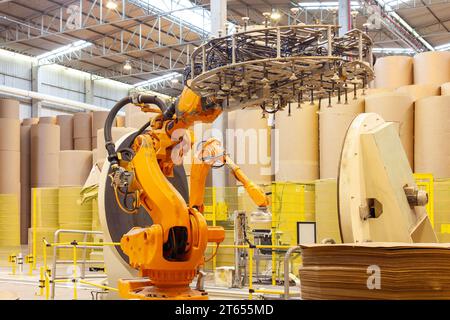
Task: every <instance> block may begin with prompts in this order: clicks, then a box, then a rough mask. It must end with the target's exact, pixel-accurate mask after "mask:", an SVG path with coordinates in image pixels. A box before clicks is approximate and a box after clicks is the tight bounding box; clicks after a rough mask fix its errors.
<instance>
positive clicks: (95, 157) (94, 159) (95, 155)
mask: <svg viewBox="0 0 450 320" xmlns="http://www.w3.org/2000/svg"><path fill="white" fill-rule="evenodd" d="M97 159H98V156H97V148H94V149H92V165H93V166H94V165H95V164H96V163H97Z"/></svg>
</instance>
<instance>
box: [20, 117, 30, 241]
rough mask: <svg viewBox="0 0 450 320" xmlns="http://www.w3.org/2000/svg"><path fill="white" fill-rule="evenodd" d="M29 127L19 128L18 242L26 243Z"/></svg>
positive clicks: (28, 186)
mask: <svg viewBox="0 0 450 320" xmlns="http://www.w3.org/2000/svg"><path fill="white" fill-rule="evenodd" d="M30 142H31V125H22V126H21V127H20V195H21V197H20V241H21V243H22V244H26V243H27V242H28V231H27V230H28V228H30V227H31V203H30V201H31V192H30V188H31V183H30V174H31V173H30V170H31V165H30V158H31V143H30Z"/></svg>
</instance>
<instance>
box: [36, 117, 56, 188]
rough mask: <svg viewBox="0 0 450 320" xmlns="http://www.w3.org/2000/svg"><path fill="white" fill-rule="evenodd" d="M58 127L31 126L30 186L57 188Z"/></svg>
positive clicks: (52, 125) (48, 125)
mask: <svg viewBox="0 0 450 320" xmlns="http://www.w3.org/2000/svg"><path fill="white" fill-rule="evenodd" d="M59 145H60V141H59V126H58V125H54V124H34V125H32V126H31V186H32V187H57V186H58V184H59Z"/></svg>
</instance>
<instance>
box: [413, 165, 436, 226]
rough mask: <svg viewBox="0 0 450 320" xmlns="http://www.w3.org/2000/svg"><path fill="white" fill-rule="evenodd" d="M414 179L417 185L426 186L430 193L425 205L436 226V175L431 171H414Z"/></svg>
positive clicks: (432, 222) (432, 223)
mask: <svg viewBox="0 0 450 320" xmlns="http://www.w3.org/2000/svg"><path fill="white" fill-rule="evenodd" d="M414 179H415V180H416V184H417V186H418V187H422V188H424V189H425V191H426V192H427V193H428V203H427V205H426V206H425V207H426V209H427V213H428V217H429V218H430V221H431V225H432V226H433V228H434V177H433V175H432V174H431V173H414Z"/></svg>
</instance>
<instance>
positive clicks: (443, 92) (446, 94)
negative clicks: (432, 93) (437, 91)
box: [441, 82, 450, 96]
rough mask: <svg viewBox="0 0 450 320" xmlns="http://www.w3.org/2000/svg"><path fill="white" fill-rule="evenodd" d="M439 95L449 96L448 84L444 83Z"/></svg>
mask: <svg viewBox="0 0 450 320" xmlns="http://www.w3.org/2000/svg"><path fill="white" fill-rule="evenodd" d="M441 95H443V96H450V82H446V83H444V84H442V86H441Z"/></svg>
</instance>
